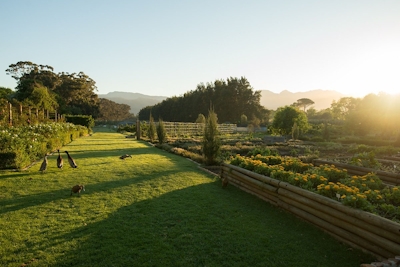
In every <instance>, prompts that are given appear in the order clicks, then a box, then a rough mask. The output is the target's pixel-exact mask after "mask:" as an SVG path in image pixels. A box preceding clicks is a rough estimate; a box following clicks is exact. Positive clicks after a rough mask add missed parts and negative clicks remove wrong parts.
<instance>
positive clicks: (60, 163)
mask: <svg viewBox="0 0 400 267" xmlns="http://www.w3.org/2000/svg"><path fill="white" fill-rule="evenodd" d="M57 151H58V157H57V168H59V169H61V168H62V167H63V165H64V160H63V158H62V157H61V154H60V150H59V149H57Z"/></svg>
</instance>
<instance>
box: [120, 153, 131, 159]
mask: <svg viewBox="0 0 400 267" xmlns="http://www.w3.org/2000/svg"><path fill="white" fill-rule="evenodd" d="M119 158H120V159H126V158H132V156H131V155H128V154H125V155H122V156H121V157H119Z"/></svg>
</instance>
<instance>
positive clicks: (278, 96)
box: [98, 89, 345, 115]
mask: <svg viewBox="0 0 400 267" xmlns="http://www.w3.org/2000/svg"><path fill="white" fill-rule="evenodd" d="M98 96H99V98H105V99H108V100H111V101H114V102H116V103H119V104H127V105H129V106H130V107H131V112H132V113H134V114H135V115H137V114H138V113H139V111H140V110H141V109H142V108H144V107H147V106H153V105H155V104H158V103H160V102H162V101H163V100H165V99H167V98H168V97H167V96H150V95H144V94H139V93H130V92H111V93H108V94H100V95H98ZM342 97H345V95H343V94H341V93H338V92H336V91H331V90H321V89H318V90H311V91H307V92H299V93H292V92H289V91H287V90H285V91H282V92H280V93H274V92H271V91H268V90H261V101H260V104H261V105H263V106H264V107H265V108H267V109H273V110H275V109H277V108H279V107H283V106H286V105H291V104H293V103H294V102H297V100H298V99H300V98H309V99H311V100H312V101H314V103H315V104H314V105H313V107H314V108H315V109H316V110H321V109H325V108H329V107H330V106H331V104H332V101H333V100H339V99H340V98H342Z"/></svg>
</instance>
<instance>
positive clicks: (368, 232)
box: [221, 163, 400, 260]
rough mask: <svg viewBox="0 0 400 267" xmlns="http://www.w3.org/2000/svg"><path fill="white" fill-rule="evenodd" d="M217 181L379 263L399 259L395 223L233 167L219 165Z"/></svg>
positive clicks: (399, 236)
mask: <svg viewBox="0 0 400 267" xmlns="http://www.w3.org/2000/svg"><path fill="white" fill-rule="evenodd" d="M221 178H222V179H223V180H225V181H226V180H227V181H228V182H229V183H230V184H232V185H234V186H236V187H238V188H240V189H242V190H243V191H246V192H248V193H251V194H253V195H256V196H257V197H259V198H261V199H263V200H265V201H268V202H269V203H271V204H273V205H275V206H278V207H281V208H283V209H285V210H287V211H289V212H290V213H293V214H294V215H296V216H298V217H300V218H302V219H304V220H306V221H308V222H310V223H312V224H314V225H316V226H317V227H319V228H320V229H322V230H323V231H324V232H326V233H328V234H330V235H332V236H333V237H335V238H336V239H338V240H340V241H342V242H344V243H346V244H348V245H350V246H352V247H354V248H357V249H361V250H363V251H366V252H368V253H371V254H373V255H374V256H376V257H377V258H378V259H379V260H383V259H388V258H394V257H395V256H396V255H400V224H399V223H396V222H394V221H391V220H388V219H385V218H382V217H380V216H377V215H375V214H372V213H369V212H364V211H361V210H357V209H354V208H351V207H347V206H344V205H343V204H342V203H340V202H338V201H335V200H333V199H330V198H327V197H324V196H321V195H318V194H316V193H313V192H310V191H308V190H304V189H301V188H299V187H297V186H293V185H291V184H288V183H286V182H282V181H279V180H276V179H272V178H270V177H267V176H264V175H261V174H257V173H254V172H251V171H249V170H246V169H243V168H240V167H237V166H234V165H230V164H226V163H223V164H222V168H221Z"/></svg>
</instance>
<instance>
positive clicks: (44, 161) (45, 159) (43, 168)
mask: <svg viewBox="0 0 400 267" xmlns="http://www.w3.org/2000/svg"><path fill="white" fill-rule="evenodd" d="M47 164H48V162H47V155H44V159H43V162H42V165H41V166H40V171H41V172H44V171H45V170H47Z"/></svg>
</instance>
